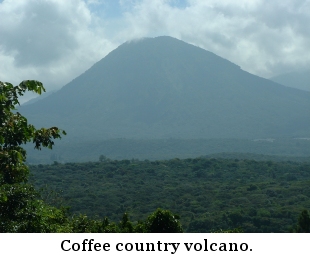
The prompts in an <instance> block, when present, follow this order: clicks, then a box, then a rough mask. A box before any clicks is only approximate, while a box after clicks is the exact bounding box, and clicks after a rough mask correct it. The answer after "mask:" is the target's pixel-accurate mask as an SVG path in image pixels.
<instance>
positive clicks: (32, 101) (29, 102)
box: [22, 90, 56, 106]
mask: <svg viewBox="0 0 310 257" xmlns="http://www.w3.org/2000/svg"><path fill="white" fill-rule="evenodd" d="M55 92H56V90H53V91H50V92H44V93H43V94H42V95H39V96H37V97H35V98H32V99H30V100H29V101H27V102H24V103H23V104H22V105H23V106H25V105H28V104H33V103H35V102H37V101H39V100H42V99H44V98H45V97H47V96H49V95H51V94H53V93H55Z"/></svg>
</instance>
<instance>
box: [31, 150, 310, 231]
mask: <svg viewBox="0 0 310 257" xmlns="http://www.w3.org/2000/svg"><path fill="white" fill-rule="evenodd" d="M29 168H30V170H31V174H32V176H31V177H30V181H31V182H32V183H33V184H34V185H35V187H36V188H37V189H40V190H41V192H42V197H43V199H44V200H45V201H46V202H48V203H50V204H52V205H58V206H68V207H70V208H69V212H70V213H71V214H75V215H77V214H81V213H83V214H86V215H87V216H88V217H90V218H94V219H104V218H105V217H108V218H109V219H110V220H112V221H113V222H118V221H119V220H120V219H121V217H122V215H123V214H124V213H127V214H128V217H129V218H130V220H132V221H133V222H136V223H138V222H139V221H140V220H143V219H144V218H145V217H147V216H148V215H150V214H151V213H152V212H153V211H154V210H156V209H157V208H161V209H168V210H170V211H172V212H173V213H176V214H178V215H179V216H180V222H181V224H182V227H183V229H184V231H185V232H216V231H221V230H224V231H229V230H234V229H239V230H240V231H243V232H255V233H260V232H265V233H269V232H276V233H279V232H293V231H294V229H295V228H296V227H295V226H296V224H297V222H298V217H299V215H300V214H301V212H302V211H303V210H305V209H310V186H309V185H310V184H309V182H310V162H309V161H308V162H305V161H303V162H297V161H296V162H294V161H256V160H250V159H225V158H205V157H200V158H188V159H177V158H176V159H170V160H162V161H149V160H143V161H139V160H137V159H132V160H110V159H108V158H106V157H105V156H103V155H102V156H100V158H99V161H98V162H87V163H65V164H61V163H57V162H54V163H53V164H51V165H30V167H29Z"/></svg>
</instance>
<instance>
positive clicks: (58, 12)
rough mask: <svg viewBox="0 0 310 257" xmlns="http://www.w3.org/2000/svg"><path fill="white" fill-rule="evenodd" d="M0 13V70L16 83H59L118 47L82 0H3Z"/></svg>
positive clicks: (72, 76)
mask: <svg viewBox="0 0 310 257" xmlns="http://www.w3.org/2000/svg"><path fill="white" fill-rule="evenodd" d="M0 17H1V23H0V58H1V60H4V62H2V64H0V65H1V67H0V68H1V69H0V76H1V79H2V80H8V81H10V80H11V81H12V80H13V81H12V82H14V84H17V83H19V82H20V81H21V80H23V79H28V78H32V79H38V80H41V81H43V83H44V84H45V85H46V87H47V88H49V87H50V88H59V87H61V86H63V85H64V84H65V83H67V82H69V81H70V80H72V79H73V78H74V77H75V76H78V75H79V74H80V73H82V72H84V71H85V70H86V69H88V68H89V67H90V66H91V65H92V64H93V63H94V62H96V61H98V60H100V59H101V58H102V57H103V56H104V55H105V54H107V53H108V52H109V51H111V50H112V49H113V48H114V45H112V44H111V43H110V41H109V40H107V39H106V38H105V35H104V29H101V27H104V26H101V25H104V23H103V22H101V21H100V20H98V18H97V17H96V16H93V15H92V13H91V12H90V10H89V8H88V6H87V4H86V3H85V2H83V1H79V0H66V1H62V0H40V1H37V0H5V1H4V2H2V3H1V4H0ZM99 23H100V24H99ZM14 73H15V74H14ZM13 74H14V75H13Z"/></svg>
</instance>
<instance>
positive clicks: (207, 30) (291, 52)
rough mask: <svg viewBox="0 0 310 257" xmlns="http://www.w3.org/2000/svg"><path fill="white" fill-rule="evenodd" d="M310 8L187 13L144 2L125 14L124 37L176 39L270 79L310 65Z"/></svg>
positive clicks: (240, 5)
mask: <svg viewBox="0 0 310 257" xmlns="http://www.w3.org/2000/svg"><path fill="white" fill-rule="evenodd" d="M309 7H310V1H301V0H299V1H295V0H284V1H282V0H281V1H279V0H278V1H277V0H275V1H268V0H253V1H247V0H240V1H223V0H216V1H215V0H209V1H199V0H189V1H188V2H187V5H186V7H185V8H179V7H178V6H175V5H171V1H165V0H154V1H152V2H151V3H150V1H146V0H141V1H136V2H135V5H134V6H133V7H132V9H131V10H130V11H128V12H127V13H126V14H125V17H126V21H124V23H126V24H128V25H127V28H126V30H125V31H123V35H122V36H123V37H125V35H126V36H127V37H140V36H148V35H149V36H154V35H161V34H167V35H171V36H175V37H177V38H179V39H181V40H184V41H188V42H191V43H193V44H195V45H198V46H200V47H202V48H204V49H207V50H210V51H212V52H214V53H216V54H218V55H220V56H222V57H224V58H227V59H229V60H231V61H232V62H235V63H236V64H238V65H240V66H241V67H242V68H243V69H244V70H247V71H250V72H252V73H255V74H258V75H261V76H265V77H268V76H271V75H273V74H274V73H279V72H281V71H282V72H285V71H287V70H290V69H294V68H295V67H296V66H298V67H301V66H302V67H306V66H307V65H309V63H310V53H309V51H308V50H307V48H308V47H309V40H310V34H309V33H308V32H307V31H310V28H309V24H310V8H309ZM126 31H128V32H130V33H126Z"/></svg>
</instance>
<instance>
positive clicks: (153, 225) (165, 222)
mask: <svg viewBox="0 0 310 257" xmlns="http://www.w3.org/2000/svg"><path fill="white" fill-rule="evenodd" d="M179 219H180V217H179V216H178V215H174V214H172V213H171V212H170V211H168V210H162V209H160V208H158V209H157V210H156V211H155V212H154V213H152V214H151V215H150V216H149V217H148V218H147V220H146V222H145V228H146V232H148V233H181V232H183V228H182V225H181V223H180V221H179Z"/></svg>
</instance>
